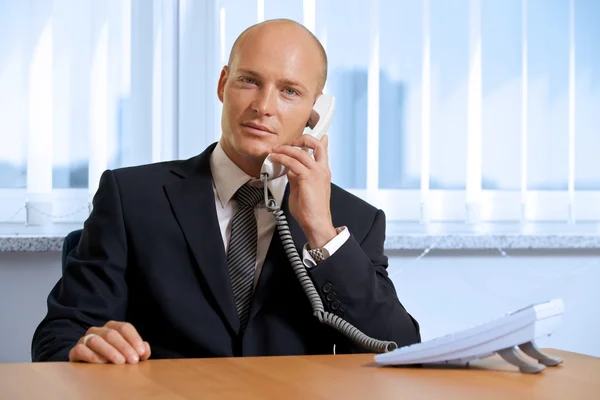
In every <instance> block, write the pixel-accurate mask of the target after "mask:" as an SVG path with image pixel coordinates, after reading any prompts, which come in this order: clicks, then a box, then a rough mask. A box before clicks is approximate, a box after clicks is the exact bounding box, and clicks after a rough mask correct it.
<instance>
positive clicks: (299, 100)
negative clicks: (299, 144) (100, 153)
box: [218, 26, 321, 162]
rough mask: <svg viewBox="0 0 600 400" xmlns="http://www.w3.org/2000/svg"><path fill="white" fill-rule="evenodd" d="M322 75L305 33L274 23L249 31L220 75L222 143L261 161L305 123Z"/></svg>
mask: <svg viewBox="0 0 600 400" xmlns="http://www.w3.org/2000/svg"><path fill="white" fill-rule="evenodd" d="M320 77H321V64H320V58H319V53H318V50H317V47H316V45H315V44H314V43H313V42H311V41H310V40H309V39H308V37H307V35H306V34H304V36H302V35H301V34H299V33H298V31H296V32H295V33H294V32H293V31H292V29H291V28H289V29H288V27H284V28H283V29H273V27H271V26H264V27H261V28H260V29H258V30H257V31H255V32H252V33H249V34H248V35H247V36H246V37H245V38H244V40H243V41H242V42H241V43H240V46H239V51H238V53H237V57H234V59H233V60H232V62H231V65H229V66H228V67H224V68H223V70H222V71H221V77H220V79H219V86H218V95H219V99H220V100H221V101H222V102H223V114H222V118H221V128H222V139H223V142H222V143H223V146H224V147H225V148H227V149H229V150H233V151H234V152H235V153H237V155H238V156H240V157H245V158H250V159H256V160H260V162H262V159H264V157H266V156H267V155H268V154H269V153H270V152H271V149H272V148H274V147H277V146H279V145H281V144H290V143H291V141H292V140H293V139H294V138H296V137H298V136H300V135H301V134H302V132H303V131H304V128H305V127H306V123H307V121H308V119H309V116H310V113H311V110H312V107H313V105H314V102H315V100H316V97H317V90H318V85H319V80H320Z"/></svg>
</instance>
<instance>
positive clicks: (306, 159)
mask: <svg viewBox="0 0 600 400" xmlns="http://www.w3.org/2000/svg"><path fill="white" fill-rule="evenodd" d="M273 152H274V153H275V154H285V155H286V156H289V157H292V158H294V159H296V160H298V161H299V162H301V163H302V164H303V165H304V166H305V167H306V168H308V169H311V168H314V166H315V160H313V158H312V157H311V156H310V155H309V154H308V153H307V152H306V151H304V150H302V149H299V148H296V147H292V146H288V145H283V146H279V147H276V148H275V149H273Z"/></svg>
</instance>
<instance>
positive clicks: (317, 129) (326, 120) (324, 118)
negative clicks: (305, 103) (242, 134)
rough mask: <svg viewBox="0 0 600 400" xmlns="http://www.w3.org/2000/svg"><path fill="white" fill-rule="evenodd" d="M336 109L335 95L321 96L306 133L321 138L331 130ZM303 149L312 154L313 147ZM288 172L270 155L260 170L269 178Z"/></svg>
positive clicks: (316, 103) (314, 108)
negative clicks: (272, 159) (273, 160)
mask: <svg viewBox="0 0 600 400" xmlns="http://www.w3.org/2000/svg"><path fill="white" fill-rule="evenodd" d="M334 109H335V98H334V97H333V96H329V95H326V94H323V95H321V96H319V98H318V99H317V101H316V102H315V105H314V107H313V110H312V113H311V116H310V119H309V120H308V122H307V124H306V126H307V127H308V128H310V130H309V131H308V132H305V133H304V135H311V136H314V137H315V138H317V139H319V140H320V139H321V138H322V137H323V135H325V134H326V133H327V131H328V130H329V125H330V124H331V119H332V118H333V111H334ZM303 150H305V151H306V152H307V153H308V154H310V155H311V156H312V153H313V151H312V149H308V148H303ZM287 172H288V171H287V168H286V167H284V166H283V165H281V164H278V163H274V162H272V161H271V159H270V158H269V157H267V158H266V159H265V161H264V163H263V165H262V168H261V171H260V173H261V176H263V174H267V175H268V180H271V179H275V178H279V177H280V176H283V175H284V174H287Z"/></svg>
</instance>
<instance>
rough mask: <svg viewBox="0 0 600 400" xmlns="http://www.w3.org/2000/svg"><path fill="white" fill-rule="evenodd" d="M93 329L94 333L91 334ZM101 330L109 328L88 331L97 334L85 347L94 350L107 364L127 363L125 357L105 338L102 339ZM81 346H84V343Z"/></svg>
mask: <svg viewBox="0 0 600 400" xmlns="http://www.w3.org/2000/svg"><path fill="white" fill-rule="evenodd" d="M92 329H93V330H94V332H90V331H91V330H92ZM100 329H107V328H95V329H94V328H90V329H89V330H88V332H90V333H95V334H96V335H94V336H92V337H90V338H89V339H88V341H87V342H86V344H85V346H87V348H88V349H90V350H92V351H93V352H95V353H96V354H98V355H100V356H102V357H104V358H105V359H106V360H107V362H110V363H113V364H124V363H125V362H126V361H127V360H126V359H125V356H124V355H123V354H121V353H120V352H119V351H118V350H117V349H116V348H115V347H114V346H112V345H111V344H110V343H108V342H107V341H106V340H105V339H104V337H102V335H101V333H99V332H100ZM113 332H114V331H113ZM81 345H82V346H83V343H82V344H81Z"/></svg>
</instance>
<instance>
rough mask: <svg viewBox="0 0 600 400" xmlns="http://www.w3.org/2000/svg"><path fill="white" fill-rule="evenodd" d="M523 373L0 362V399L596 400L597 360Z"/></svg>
mask: <svg viewBox="0 0 600 400" xmlns="http://www.w3.org/2000/svg"><path fill="white" fill-rule="evenodd" d="M549 353H551V354H554V355H558V356H560V357H562V358H563V359H564V360H565V362H564V364H563V365H562V366H560V367H554V368H547V369H546V371H544V372H542V373H541V374H537V375H526V374H522V373H519V372H517V371H516V369H515V368H514V367H512V366H510V365H508V364H506V363H505V362H504V361H502V360H500V359H499V358H490V359H487V360H482V361H478V362H476V363H473V364H472V365H471V367H470V368H469V369H467V368H459V369H452V368H447V367H444V368H441V367H440V368H404V367H403V368H389V367H388V368H382V367H378V366H376V365H375V364H374V363H373V356H372V355H336V356H333V355H331V356H305V357H257V358H221V359H185V360H152V361H146V362H142V363H140V364H138V365H88V364H74V363H30V364H0V398H1V399H61V400H64V399H111V398H127V399H136V398H143V399H146V398H152V399H166V398H169V399H184V398H186V399H209V398H231V399H344V400H345V399H368V400H375V399H404V398H410V399H415V398H418V399H421V398H423V399H436V398H440V399H452V398H459V399H493V398H499V399H510V400H514V399H518V398H523V399H534V398H536V399H553V398H560V399H600V358H596V357H590V356H584V355H581V354H576V353H568V352H564V351H556V350H549Z"/></svg>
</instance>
